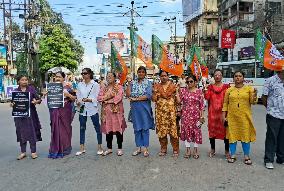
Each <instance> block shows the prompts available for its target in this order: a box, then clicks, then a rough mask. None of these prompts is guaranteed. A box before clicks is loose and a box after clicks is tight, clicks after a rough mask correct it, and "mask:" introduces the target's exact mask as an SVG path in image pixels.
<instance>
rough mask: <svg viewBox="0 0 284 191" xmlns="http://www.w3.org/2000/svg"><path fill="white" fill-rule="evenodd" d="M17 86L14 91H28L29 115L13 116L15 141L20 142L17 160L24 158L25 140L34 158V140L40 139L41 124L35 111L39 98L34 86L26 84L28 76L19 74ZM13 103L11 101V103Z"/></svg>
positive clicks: (35, 156)
mask: <svg viewBox="0 0 284 191" xmlns="http://www.w3.org/2000/svg"><path fill="white" fill-rule="evenodd" d="M17 81H18V84H19V87H18V88H17V90H16V91H21V92H30V117H15V118H14V122H15V126H16V134H17V142H20V146H21V154H20V155H19V156H18V158H17V159H18V160H22V159H24V158H26V156H27V155H26V147H27V142H29V143H30V149H31V153H32V154H31V157H32V159H36V158H37V157H38V156H37V154H36V142H37V141H42V138H41V132H40V130H41V125H40V122H39V118H38V114H37V111H36V107H35V105H36V104H40V103H41V100H40V98H39V96H38V94H37V92H36V90H35V88H34V87H32V86H29V85H28V82H29V80H28V77H27V76H25V75H21V76H19V77H18V79H17ZM11 105H13V103H12V104H11Z"/></svg>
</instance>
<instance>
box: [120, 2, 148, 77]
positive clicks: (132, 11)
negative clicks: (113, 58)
mask: <svg viewBox="0 0 284 191" xmlns="http://www.w3.org/2000/svg"><path fill="white" fill-rule="evenodd" d="M134 3H135V2H134V1H131V7H127V8H128V9H129V11H128V12H126V13H124V14H123V16H127V15H129V14H130V18H131V22H130V26H129V27H127V28H128V29H130V31H138V28H137V27H136V26H135V20H134V17H135V16H138V17H141V15H140V14H139V13H138V12H137V11H135V10H136V9H137V8H147V7H148V6H146V5H144V6H142V7H134ZM118 7H122V5H119V6H118ZM130 45H131V54H130V67H131V71H132V74H133V79H135V70H136V67H135V58H134V54H133V46H134V42H133V39H131V41H130Z"/></svg>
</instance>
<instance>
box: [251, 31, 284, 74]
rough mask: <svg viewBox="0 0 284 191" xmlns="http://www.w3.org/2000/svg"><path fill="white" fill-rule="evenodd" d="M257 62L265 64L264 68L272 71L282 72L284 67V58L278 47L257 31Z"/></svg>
mask: <svg viewBox="0 0 284 191" xmlns="http://www.w3.org/2000/svg"><path fill="white" fill-rule="evenodd" d="M255 45H256V50H255V51H256V60H258V61H260V62H262V63H263V66H264V67H265V68H267V69H270V70H275V71H281V70H282V67H283V66H284V56H282V55H281V54H280V52H279V51H278V50H277V49H276V47H275V46H274V45H273V44H272V43H271V42H270V41H269V40H268V39H267V38H266V37H265V36H263V35H262V33H261V32H260V31H259V30H257V32H256V41H255Z"/></svg>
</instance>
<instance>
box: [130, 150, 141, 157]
mask: <svg viewBox="0 0 284 191" xmlns="http://www.w3.org/2000/svg"><path fill="white" fill-rule="evenodd" d="M141 153H142V151H141V150H136V151H134V152H133V153H132V156H137V155H140V154H141Z"/></svg>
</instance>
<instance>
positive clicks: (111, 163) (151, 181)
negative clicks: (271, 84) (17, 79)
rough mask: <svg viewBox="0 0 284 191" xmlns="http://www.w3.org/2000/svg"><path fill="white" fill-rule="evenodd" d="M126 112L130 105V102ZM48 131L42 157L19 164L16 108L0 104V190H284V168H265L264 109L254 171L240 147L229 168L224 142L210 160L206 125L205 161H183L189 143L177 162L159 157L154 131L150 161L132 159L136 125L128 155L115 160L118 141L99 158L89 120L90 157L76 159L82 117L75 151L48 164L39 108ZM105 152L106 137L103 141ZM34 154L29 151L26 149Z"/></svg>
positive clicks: (256, 111)
mask: <svg viewBox="0 0 284 191" xmlns="http://www.w3.org/2000/svg"><path fill="white" fill-rule="evenodd" d="M125 110H126V111H125V113H126V116H127V113H128V111H129V103H128V102H127V101H126V102H125ZM38 112H39V117H40V121H41V124H42V127H43V130H42V135H43V141H42V142H39V143H38V147H37V150H38V154H39V158H38V159H36V160H32V159H30V157H28V158H26V159H24V160H21V161H17V160H16V157H17V155H18V154H19V145H18V143H17V142H16V133H15V126H14V122H13V119H12V117H11V109H10V108H9V106H8V104H0V135H1V136H0V172H1V173H0V190H1V191H2V190H3V191H12V190H13V191H14V190H15V191H18V190H19V191H22V190H36V191H37V190H42V191H44V190H51V191H57V190H60V191H65V190H66V191H67V190H68V191H71V190H74V191H75V190H76V191H77V190H96V191H97V190H98V191H124V190H127V191H140V190H141V191H142V190H145V191H146V190H147V191H159V190H165V191H166V190H175V191H183V190H210V191H212V190H233V191H237V190H246V191H249V190H269V191H274V190H275V191H281V190H284V165H278V164H275V169H274V170H267V169H265V168H264V165H263V155H264V140H265V132H266V124H265V109H264V107H263V106H261V105H257V106H254V107H253V115H254V122H255V127H256V131H257V141H256V142H255V143H253V144H252V146H251V159H252V161H253V165H252V166H247V165H245V164H244V163H243V155H242V149H241V146H240V144H238V150H237V152H238V156H237V157H238V160H237V161H236V162H235V163H234V164H229V163H227V161H226V160H225V157H224V145H223V141H217V142H216V150H217V155H216V156H215V157H214V158H212V159H211V158H209V157H208V154H207V153H208V151H209V148H210V145H209V141H208V132H207V126H206V125H204V126H203V144H202V145H201V146H200V158H199V159H198V160H196V159H193V158H190V159H184V158H183V154H184V151H185V149H184V144H183V143H182V142H181V143H180V148H181V154H180V156H179V158H178V159H174V158H173V157H172V156H171V153H172V149H171V147H170V146H169V148H168V155H167V156H166V157H159V156H158V155H157V153H158V152H159V149H160V147H159V142H158V139H157V135H156V134H155V131H151V141H150V157H148V158H144V157H143V156H142V155H141V156H137V157H133V156H131V153H132V151H134V149H135V144H134V136H133V129H132V124H130V123H128V128H127V130H126V132H125V134H124V143H123V148H124V155H123V156H121V157H118V156H116V154H115V153H116V150H115V149H116V138H114V142H113V143H114V144H113V148H114V153H113V154H112V155H109V156H106V157H103V156H97V155H96V149H97V146H96V134H95V130H94V128H93V127H92V125H91V123H90V121H91V120H90V119H89V120H88V125H87V132H86V135H87V136H86V146H87V153H86V154H85V155H82V156H79V157H76V156H75V152H76V151H78V149H79V122H78V115H76V116H75V119H74V122H73V138H72V144H73V151H72V154H71V155H69V156H67V157H65V158H63V159H57V160H52V159H48V158H47V155H48V148H49V141H50V126H49V113H48V110H47V108H46V107H45V106H44V105H41V106H38ZM103 139H104V141H103V144H104V148H106V142H105V136H103ZM27 151H29V147H28V149H27Z"/></svg>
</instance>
